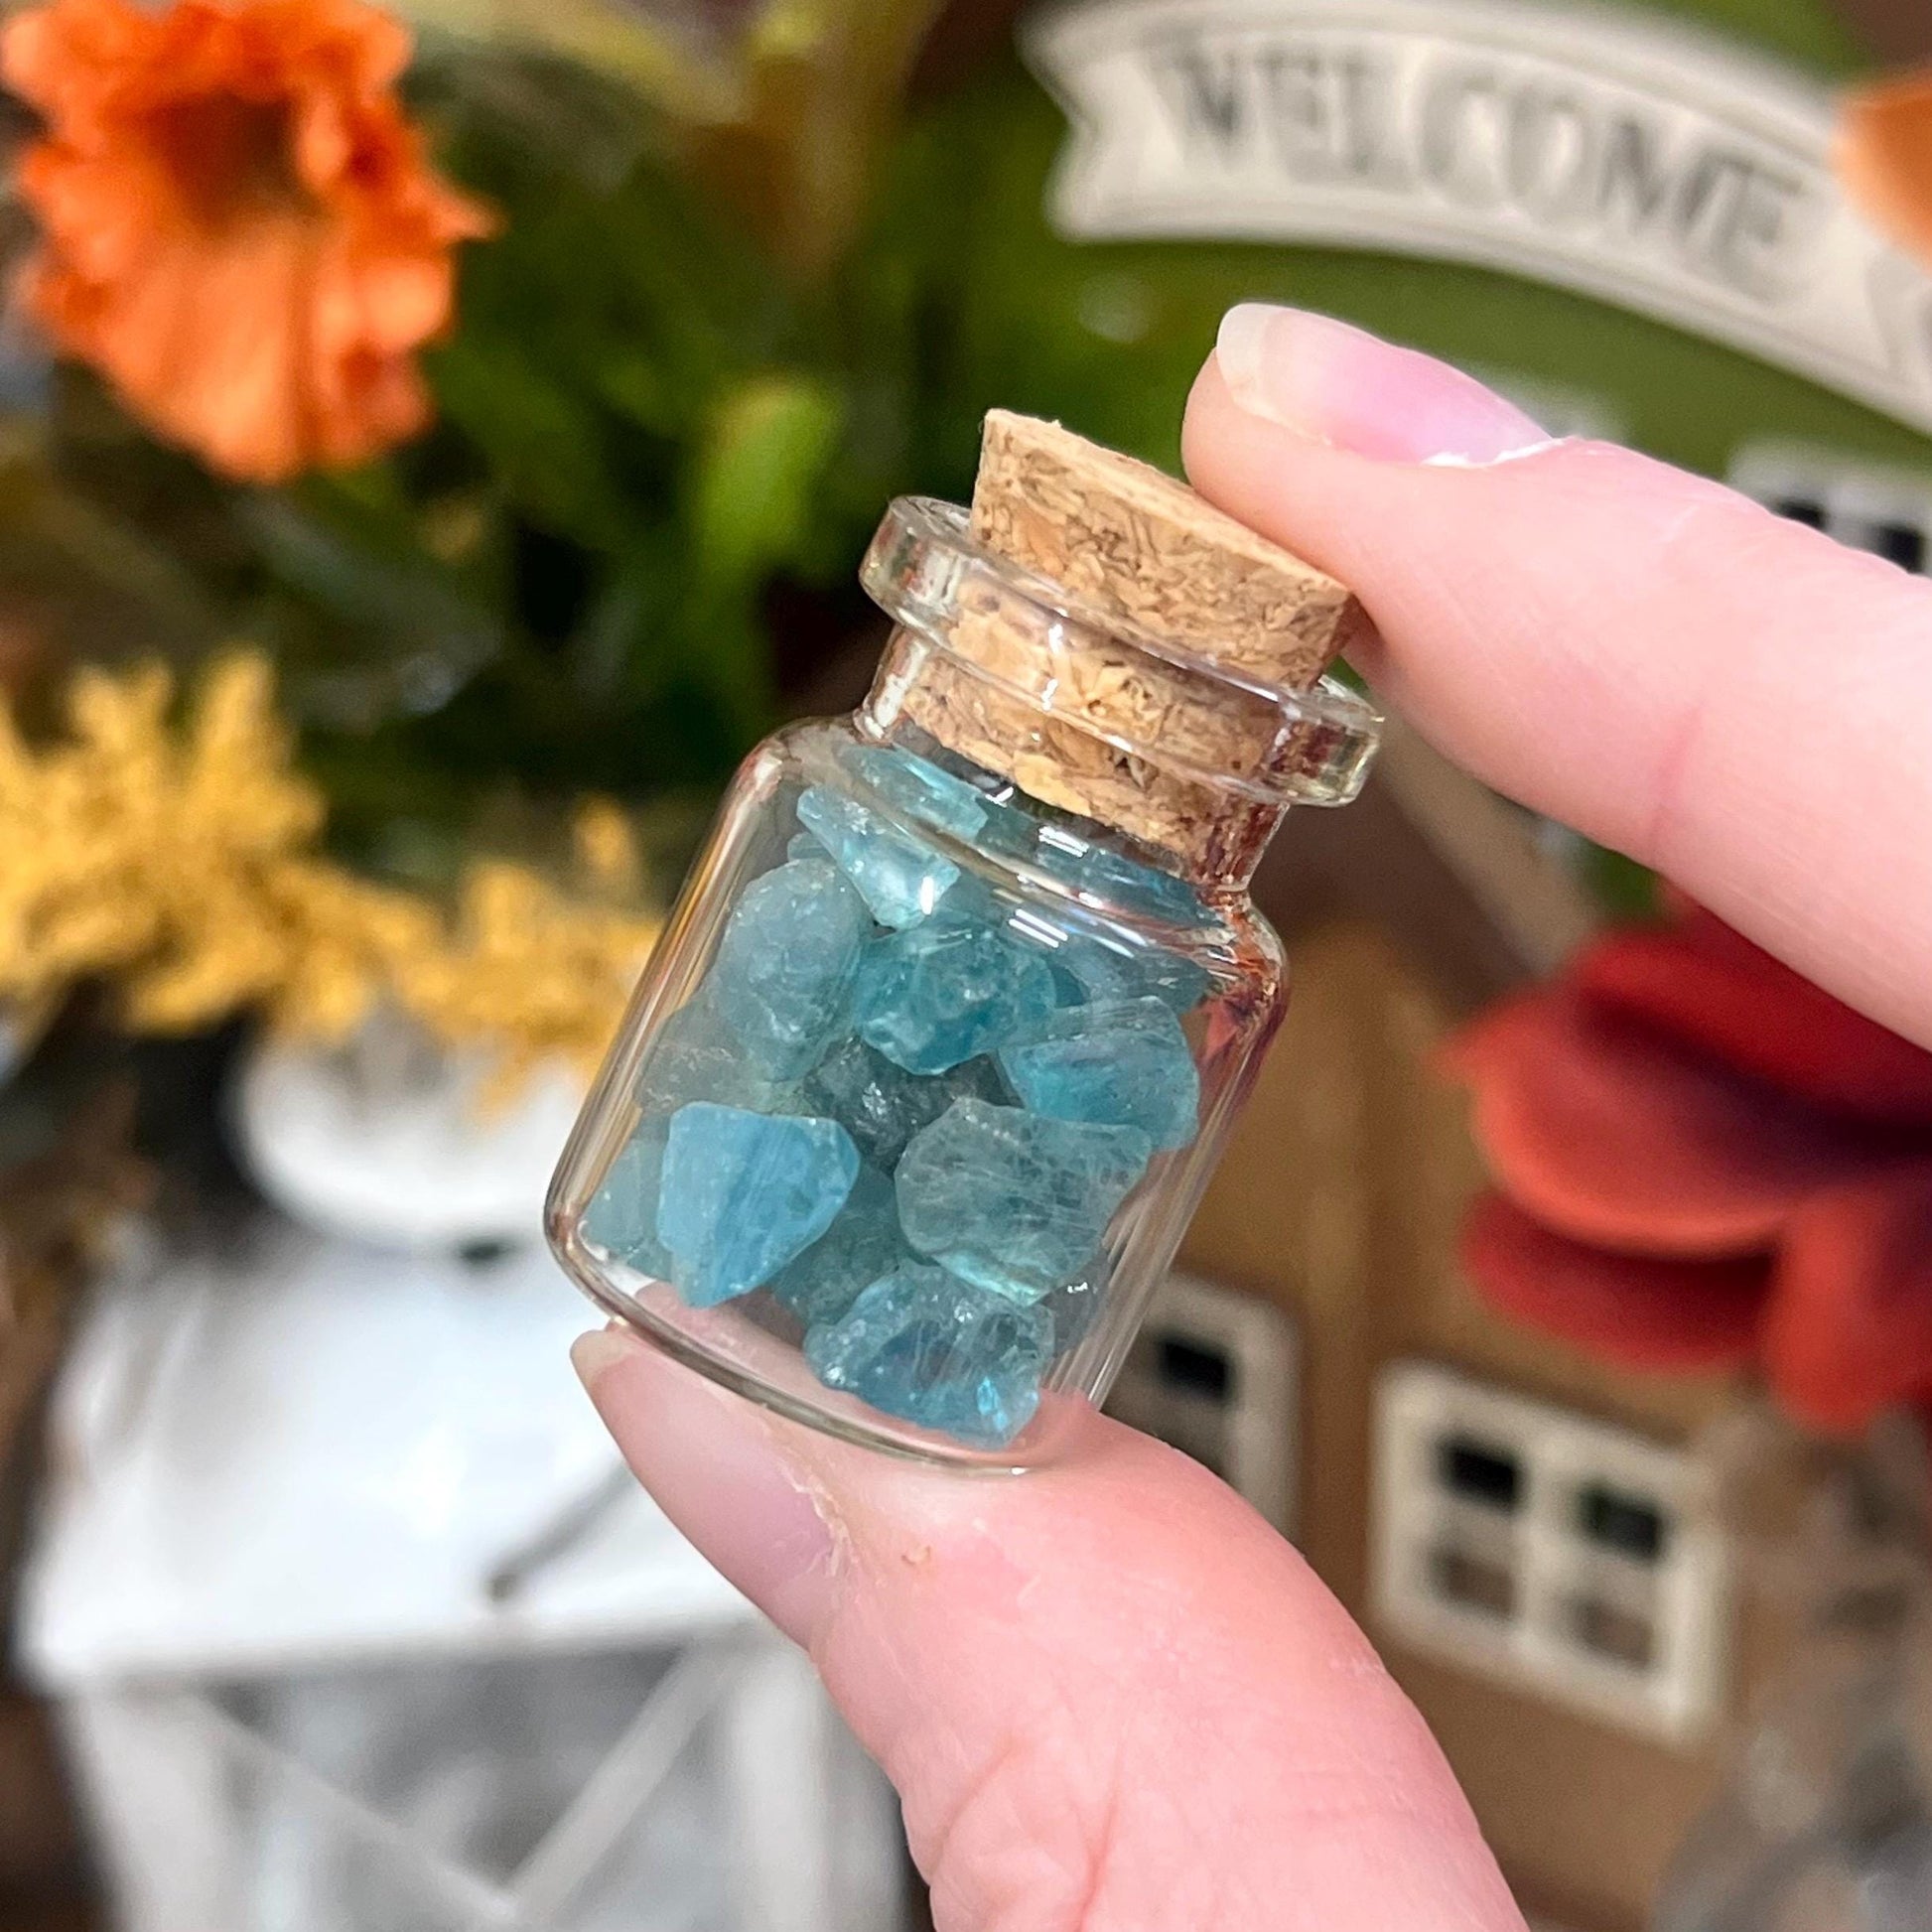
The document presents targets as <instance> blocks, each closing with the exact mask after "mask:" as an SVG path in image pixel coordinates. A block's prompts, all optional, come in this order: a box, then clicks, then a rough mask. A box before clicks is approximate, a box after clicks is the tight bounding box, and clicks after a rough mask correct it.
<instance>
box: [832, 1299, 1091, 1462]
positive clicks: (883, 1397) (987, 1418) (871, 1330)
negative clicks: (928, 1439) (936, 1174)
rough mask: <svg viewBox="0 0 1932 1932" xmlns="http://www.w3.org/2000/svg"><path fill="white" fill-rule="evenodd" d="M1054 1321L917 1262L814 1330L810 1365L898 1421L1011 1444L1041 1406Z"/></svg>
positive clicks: (988, 1443)
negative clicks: (1042, 1380) (1041, 1385)
mask: <svg viewBox="0 0 1932 1932" xmlns="http://www.w3.org/2000/svg"><path fill="white" fill-rule="evenodd" d="M1052 1345H1053V1323H1052V1319H1051V1317H1050V1316H1049V1315H1048V1314H1047V1313H1046V1311H1044V1310H1043V1309H1031V1308H1021V1307H1018V1306H1016V1305H1015V1304H1014V1303H1012V1302H1008V1301H1003V1300H1001V1299H1000V1298H999V1297H997V1296H991V1295H983V1294H981V1293H980V1292H979V1291H978V1290H977V1289H974V1288H971V1287H969V1286H968V1285H967V1284H966V1283H964V1282H962V1281H960V1280H958V1279H957V1278H956V1277H954V1276H952V1275H949V1274H947V1273H946V1271H945V1270H944V1269H943V1268H932V1267H928V1266H925V1265H923V1264H921V1263H918V1262H911V1263H907V1264H906V1265H904V1266H902V1267H899V1268H897V1269H896V1270H895V1271H894V1272H893V1273H892V1274H890V1275H887V1276H886V1277H885V1278H884V1279H883V1280H881V1281H877V1282H874V1283H873V1285H872V1286H871V1287H870V1288H868V1289H867V1290H866V1292H865V1293H864V1294H863V1295H861V1296H860V1297H859V1299H858V1301H857V1302H855V1303H854V1304H853V1305H852V1307H851V1309H850V1310H849V1311H847V1312H846V1314H845V1316H844V1317H843V1318H842V1319H841V1320H839V1321H837V1322H835V1323H833V1324H830V1325H828V1326H821V1327H817V1328H813V1329H812V1330H811V1331H810V1332H809V1333H808V1334H807V1335H806V1337H805V1359H806V1361H807V1362H809V1363H810V1364H811V1367H812V1370H813V1372H814V1373H815V1374H816V1375H817V1376H818V1378H819V1380H820V1381H821V1382H823V1383H824V1384H825V1385H826V1387H827V1388H832V1389H845V1390H848V1391H849V1392H850V1393H851V1394H853V1395H856V1396H858V1397H859V1398H860V1399H861V1400H862V1401H865V1402H869V1403H871V1404H872V1406H873V1407H874V1408H875V1409H883V1410H884V1411H885V1412H886V1413H887V1414H888V1415H892V1416H901V1417H903V1418H904V1419H905V1420H906V1421H907V1422H914V1423H919V1424H921V1425H922V1426H924V1427H925V1428H927V1429H938V1430H943V1431H945V1432H946V1434H947V1435H949V1436H956V1437H958V1438H959V1439H960V1440H961V1441H962V1442H967V1443H972V1444H976V1445H980V1446H983V1447H985V1448H989V1449H997V1448H999V1447H1000V1446H1001V1445H1002V1444H1005V1443H1010V1442H1012V1440H1013V1439H1014V1437H1016V1436H1017V1435H1019V1433H1020V1432H1021V1430H1023V1429H1024V1428H1026V1426H1027V1424H1028V1423H1029V1422H1031V1421H1032V1420H1033V1415H1034V1411H1035V1409H1036V1408H1038V1406H1039V1378H1040V1374H1041V1372H1042V1371H1043V1370H1044V1368H1045V1366H1046V1363H1047V1361H1048V1360H1049V1359H1050V1357H1051V1353H1052Z"/></svg>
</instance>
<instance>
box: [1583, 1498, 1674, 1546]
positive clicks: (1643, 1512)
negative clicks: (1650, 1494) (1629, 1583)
mask: <svg viewBox="0 0 1932 1932" xmlns="http://www.w3.org/2000/svg"><path fill="white" fill-rule="evenodd" d="M1577 1520H1578V1523H1579V1525H1580V1527H1581V1528H1582V1530H1583V1532H1584V1534H1585V1535H1586V1536H1587V1537H1588V1538H1589V1540H1590V1541H1591V1542H1592V1543H1600V1544H1602V1545H1603V1547H1604V1548H1605V1549H1608V1550H1615V1551H1617V1552H1618V1553H1619V1554H1620V1555H1623V1556H1626V1557H1634V1558H1636V1559H1637V1561H1638V1562H1640V1563H1655V1562H1656V1561H1657V1560H1658V1559H1659V1558H1660V1557H1661V1556H1662V1555H1663V1554H1664V1539H1665V1526H1664V1513H1663V1511H1662V1510H1661V1509H1659V1508H1658V1507H1657V1505H1656V1504H1655V1503H1654V1502H1650V1501H1648V1500H1647V1499H1645V1498H1644V1497H1642V1496H1632V1495H1628V1494H1626V1493H1625V1492H1623V1491H1622V1490H1618V1489H1612V1488H1610V1487H1609V1486H1608V1485H1607V1484H1605V1483H1600V1482H1592V1483H1591V1484H1589V1486H1588V1487H1587V1488H1586V1489H1582V1490H1580V1491H1579V1492H1578V1495H1577Z"/></svg>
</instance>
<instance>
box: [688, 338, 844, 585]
mask: <svg viewBox="0 0 1932 1932" xmlns="http://www.w3.org/2000/svg"><path fill="white" fill-rule="evenodd" d="M844 420H845V399H844V397H843V396H842V395H841V394H840V393H839V391H838V390H836V389H835V388H833V387H832V385H831V384H830V383H828V382H825V381H822V380H820V379H819V378H817V377H815V376H809V375H801V374H785V373H782V372H774V373H770V374H761V375H755V376H752V377H750V378H749V379H747V380H746V381H744V382H741V383H740V384H739V385H738V387H737V388H735V389H733V390H732V391H731V392H730V393H729V394H728V395H727V396H726V397H725V399H724V401H723V403H722V404H721V405H720V406H719V407H718V409H717V410H716V411H715V413H714V414H713V416H712V419H711V423H710V425H709V428H708V432H707V434H706V436H705V438H704V441H703V442H702V444H701V445H700V446H699V449H698V451H697V453H696V463H695V467H694V472H693V479H692V486H691V494H690V521H691V531H692V536H693V539H694V542H695V547H696V552H697V555H696V564H697V568H698V571H699V573H700V575H701V576H702V577H703V578H704V579H705V580H706V581H707V582H708V583H709V584H710V585H711V586H712V587H714V588H726V587H746V586H750V585H752V584H755V583H757V582H758V581H759V580H760V579H762V578H764V577H766V576H768V575H770V574H771V572H773V571H774V570H777V569H779V568H781V567H782V566H784V565H785V564H787V563H789V562H791V561H792V560H793V559H795V558H797V557H798V556H800V555H801V554H802V553H803V551H804V549H805V547H806V543H807V539H808V537H809V535H810V534H811V531H812V528H813V524H814V520H815V509H816V501H817V493H818V484H819V482H820V479H821V478H822V477H823V475H824V473H825V471H826V468H827V467H828V465H829V464H830V463H831V461H832V458H833V456H834V455H835V454H836V453H837V450H838V443H839V431H840V428H841V426H842V424H843V422H844Z"/></svg>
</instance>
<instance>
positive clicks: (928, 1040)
mask: <svg viewBox="0 0 1932 1932" xmlns="http://www.w3.org/2000/svg"><path fill="white" fill-rule="evenodd" d="M1053 1006H1054V999H1053V975H1052V973H1051V971H1050V970H1049V969H1048V967H1047V965H1046V962H1045V960H1044V959H1043V958H1042V957H1041V956H1040V955H1039V953H1037V952H1036V951H1034V950H1033V949H1031V948H1023V947H1021V946H1018V945H1016V944H1014V942H1013V941H1012V940H1010V939H1008V938H1007V937H1006V936H1005V935H1004V934H1003V933H1001V932H999V931H998V930H996V929H995V928H994V927H993V926H991V925H987V924H985V923H983V922H982V921H980V920H978V919H971V918H964V917H960V916H956V915H954V914H951V913H947V912H941V913H938V914H936V915H935V916H933V917H932V918H929V919H924V920H921V921H920V922H919V924H917V925H915V926H909V927H907V929H906V930H905V931H903V932H895V933H890V934H887V935H885V936H883V937H881V938H877V939H875V940H874V941H873V942H872V944H871V945H869V946H868V947H867V948H866V956H865V959H864V960H863V962H862V963H861V965H860V967H859V977H858V986H857V991H856V995H855V1000H854V1012H855V1014H856V1016H857V1020H858V1032H859V1037H860V1038H861V1039H863V1040H865V1041H866V1043H867V1044H868V1045H870V1046H876V1047H877V1048H878V1049H879V1050H880V1052H882V1053H884V1054H885V1055H886V1057H887V1058H888V1059H890V1060H892V1061H894V1062H895V1063H896V1064H897V1065H898V1066H902V1067H904V1068H905V1070H906V1071H907V1072H908V1073H943V1072H945V1071H946V1070H947V1068H948V1067H954V1066H958V1065H959V1064H960V1063H961V1062H962V1061H965V1060H970V1059H972V1058H974V1057H975V1056H976V1055H978V1054H980V1053H986V1052H991V1051H992V1050H993V1049H994V1048H995V1047H997V1046H999V1045H1000V1044H1001V1043H1002V1041H1004V1040H1007V1039H1009V1038H1012V1037H1014V1036H1015V1035H1021V1034H1024V1033H1025V1032H1026V1031H1027V1029H1028V1028H1030V1027H1032V1026H1034V1025H1035V1024H1036V1023H1037V1022H1039V1021H1040V1020H1043V1019H1044V1018H1045V1017H1046V1015H1047V1014H1049V1013H1051V1012H1052V1010H1053Z"/></svg>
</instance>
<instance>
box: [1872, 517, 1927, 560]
mask: <svg viewBox="0 0 1932 1932" xmlns="http://www.w3.org/2000/svg"><path fill="white" fill-rule="evenodd" d="M1871 547H1872V549H1874V550H1875V551H1877V553H1878V554H1879V556H1881V557H1884V558H1887V559H1889V560H1890V561H1891V562H1892V563H1895V564H1897V565H1898V567H1899V568H1900V569H1901V570H1913V571H1922V570H1924V568H1925V532H1924V531H1923V530H1921V529H1920V528H1919V527H1918V525H1917V524H1916V523H1880V524H1879V525H1878V527H1877V528H1876V529H1875V530H1874V531H1872V533H1871Z"/></svg>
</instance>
